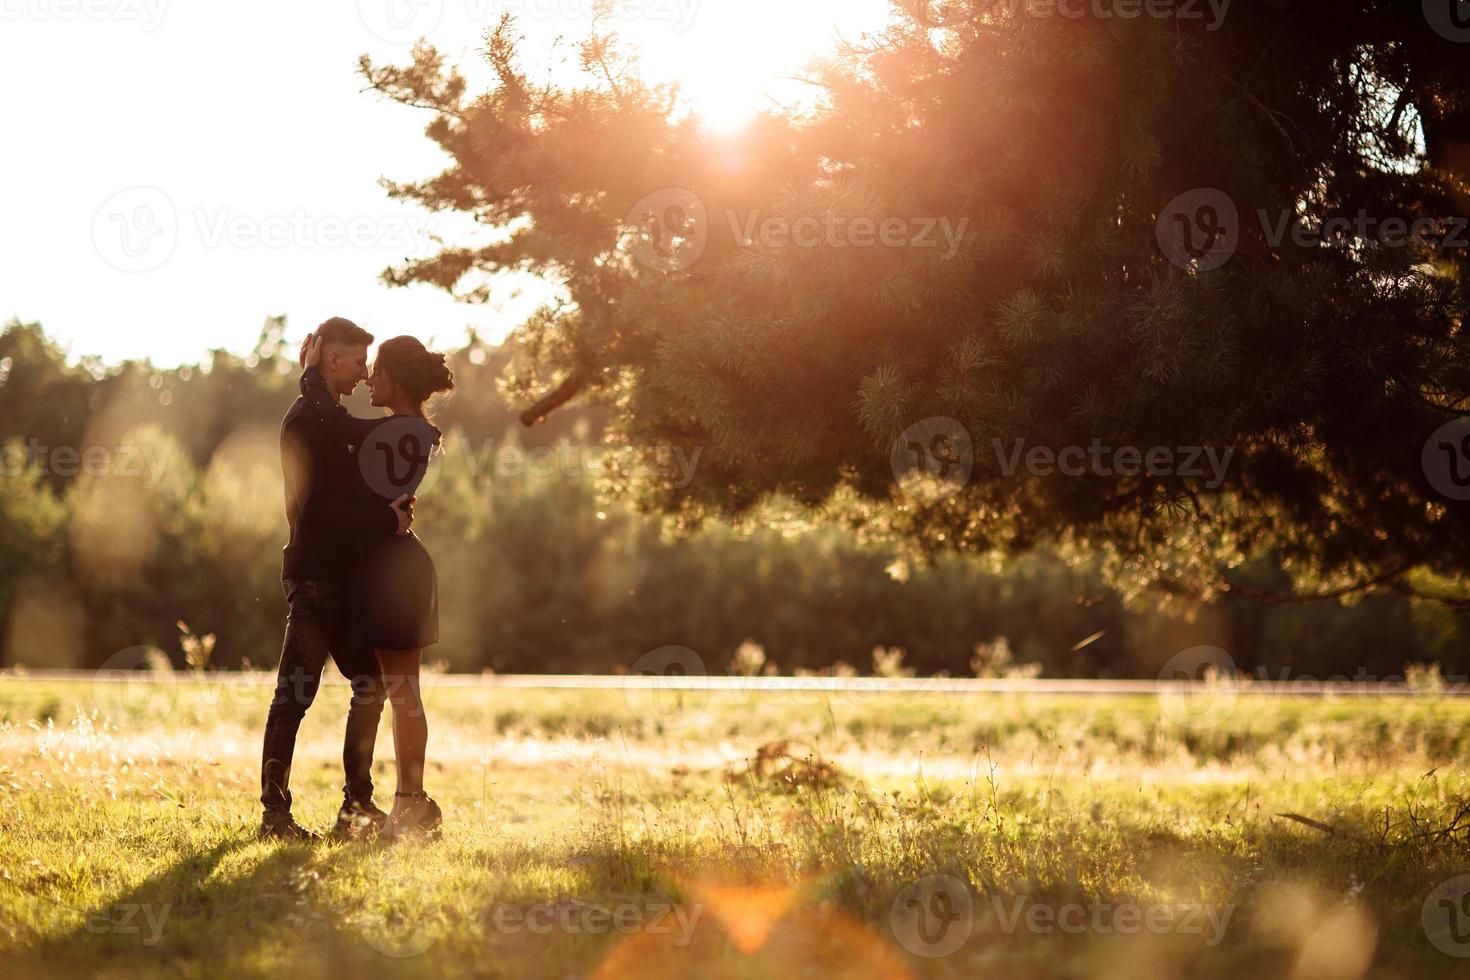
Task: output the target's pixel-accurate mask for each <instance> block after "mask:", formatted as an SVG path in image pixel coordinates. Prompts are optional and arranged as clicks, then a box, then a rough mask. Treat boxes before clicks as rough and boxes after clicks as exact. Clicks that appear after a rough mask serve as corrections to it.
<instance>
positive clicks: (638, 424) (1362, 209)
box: [361, 0, 1470, 595]
mask: <svg viewBox="0 0 1470 980" xmlns="http://www.w3.org/2000/svg"><path fill="white" fill-rule="evenodd" d="M1104 6H1106V5H1104ZM1123 6H1124V5H1118V8H1117V9H1116V10H1114V11H1113V15H1112V16H1106V15H1105V14H1106V13H1107V12H1106V11H1103V13H1102V14H1100V13H1099V12H1098V11H1099V8H1098V5H1094V4H1082V5H1079V4H1071V3H1068V2H1065V0H1060V2H1058V3H1057V4H1054V5H1036V4H1027V3H1015V2H1003V3H997V2H995V0H938V2H924V0H901V2H895V4H894V10H893V17H892V21H891V23H890V25H889V27H888V28H887V29H886V30H885V31H884V32H882V33H881V35H879V36H876V37H871V38H867V39H865V40H864V41H863V42H861V43H859V44H856V45H850V46H848V47H845V48H843V49H842V50H841V51H839V52H838V53H837V54H836V55H834V56H833V57H831V58H829V59H827V60H825V61H823V62H820V63H818V64H816V65H815V66H814V67H813V69H812V71H811V81H812V82H813V83H814V88H815V89H816V90H817V91H819V92H820V93H821V98H820V99H819V101H818V102H817V103H816V104H815V105H814V106H813V107H812V108H811V109H810V111H803V112H799V113H798V112H790V113H785V114H772V115H766V116H763V117H762V118H760V119H759V120H757V121H756V122H754V123H753V124H752V125H751V126H750V127H749V128H748V129H747V130H746V131H745V132H743V133H742V134H741V135H740V136H739V137H738V138H733V139H731V138H721V137H719V136H716V135H713V134H711V133H709V132H706V131H704V130H702V129H701V128H700V126H699V124H698V121H697V119H695V118H693V117H691V116H690V115H688V114H687V113H685V112H683V111H682V107H681V104H680V101H679V98H678V93H677V91H676V90H674V89H673V88H670V87H666V86H659V85H650V84H646V83H644V82H643V81H641V80H640V79H639V78H638V76H637V74H636V68H635V65H634V64H633V62H632V61H631V60H630V59H629V58H628V57H627V56H626V55H624V54H622V53H620V49H619V47H618V45H617V43H616V39H615V38H614V37H610V36H605V35H597V34H595V35H594V36H593V37H592V38H591V39H590V40H589V41H587V42H586V43H585V44H583V45H582V47H581V57H582V67H583V69H584V70H585V72H586V81H585V83H584V84H582V85H579V86H574V87H559V86H557V85H553V84H550V83H540V82H535V81H533V80H532V79H531V78H530V77H529V76H528V74H527V73H526V72H525V70H524V69H523V68H522V67H521V66H520V63H519V60H518V57H517V54H518V52H517V46H518V44H519V43H520V42H519V40H518V38H517V36H516V34H515V30H514V23H513V21H511V20H509V19H506V20H503V21H502V22H501V23H500V25H499V27H498V28H497V29H496V30H494V31H493V32H491V33H490V34H489V35H488V37H487V48H486V56H487V58H488V60H489V64H490V67H491V69H492V70H493V73H494V83H493V84H492V85H491V86H490V88H489V89H488V90H487V91H485V92H482V93H478V94H475V95H471V94H470V93H468V92H467V87H466V83H465V81H464V79H463V78H462V76H460V75H459V74H458V73H457V71H456V70H454V68H453V67H450V66H446V65H445V63H444V62H443V59H442V58H441V56H440V55H439V54H438V53H437V52H436V51H435V50H434V49H432V48H430V47H427V46H421V47H420V48H418V49H416V50H415V52H414V56H413V60H412V63H411V64H410V65H407V66H391V65H378V64H374V63H372V62H371V61H370V60H368V59H367V58H364V59H363V62H362V65H361V68H362V71H363V73H364V75H365V77H366V79H367V80H368V82H369V83H370V85H371V86H372V87H373V88H375V89H376V90H377V91H379V92H380V93H383V94H384V95H386V96H387V97H389V98H391V99H393V100H395V101H397V102H400V103H403V104H406V105H412V106H418V107H421V108H424V109H427V110H428V111H430V112H431V113H432V114H433V118H432V121H431V122H430V124H429V126H428V135H429V136H430V137H431V138H432V139H433V140H434V141H435V142H437V143H438V144H439V145H440V146H441V147H442V148H443V149H444V150H445V151H446V152H447V153H448V155H449V156H450V158H451V163H450V165H449V166H448V168H447V169H446V170H445V171H444V172H443V173H442V174H439V175H438V176H435V177H432V178H429V179H426V180H423V181H419V182H412V183H396V182H388V184H387V187H388V190H389V193H390V194H391V195H392V196H394V197H396V198H400V199H406V200H411V201H416V202H418V203H420V204H422V205H423V206H425V207H427V208H429V209H432V210H445V209H450V210H457V211H462V212H466V213H468V214H471V215H473V216H474V218H475V219H476V220H477V221H478V222H479V223H480V224H481V225H482V226H483V227H484V228H485V230H486V234H485V237H484V239H483V240H480V241H475V242H463V243H456V244H453V245H449V246H447V247H445V248H444V249H443V250H442V251H441V252H440V253H439V254H437V255H435V256H433V257H432V258H428V259H425V260H422V261H413V262H408V263H405V264H404V265H402V266H400V267H397V268H395V269H391V270H388V272H386V273H385V277H386V278H387V280H388V281H389V282H391V283H395V284H400V285H407V284H411V283H418V282H427V283H432V284H434V285H437V286H439V287H442V288H444V289H447V290H451V291H453V292H454V293H456V295H459V296H461V297H462V298H464V299H466V300H467V301H470V302H477V301H484V300H485V299H487V298H488V296H489V290H490V288H491V277H492V276H493V275H494V274H495V273H497V272H499V271H502V270H506V269H518V270H523V271H529V272H533V273H537V274H540V275H542V276H545V277H547V278H549V279H551V280H553V281H556V282H559V283H561V284H564V286H565V297H566V298H565V301H563V302H561V303H559V304H557V305H555V306H553V307H549V308H547V309H545V310H543V311H542V312H541V313H540V314H538V315H537V316H535V317H533V318H532V319H531V320H530V321H529V322H527V323H526V324H524V325H522V326H521V327H520V328H519V329H518V331H517V332H516V334H515V336H514V341H515V343H516V344H517V345H518V347H519V348H520V351H521V353H522V355H523V356H522V357H519V358H517V359H516V365H517V367H516V369H515V370H514V371H512V372H510V373H509V374H508V376H507V384H508V386H509V388H510V390H511V391H512V392H514V393H516V394H517V396H518V397H520V398H522V399H523V400H524V402H525V403H526V404H528V405H529V406H530V407H529V408H528V409H527V413H526V416H525V418H526V420H527V422H528V423H530V422H535V421H537V420H539V419H541V418H544V417H545V416H546V415H547V414H548V413H549V412H551V411H553V410H554V409H556V408H557V407H558V406H560V405H562V404H564V403H565V402H567V401H569V400H571V399H573V398H576V399H582V400H595V401H600V402H603V403H605V404H607V405H609V406H611V407H612V408H613V409H614V414H615V422H614V424H613V426H612V429H611V433H612V435H611V437H612V438H614V439H615V440H618V441H620V442H621V443H623V444H625V445H626V446H627V447H629V449H630V452H632V453H634V454H638V455H641V456H643V457H646V458H657V457H658V456H659V454H661V453H663V452H665V451H666V450H668V449H669V448H678V449H679V450H681V451H683V452H684V453H685V454H686V456H687V455H692V454H693V453H695V452H700V453H701V454H702V455H701V456H700V457H699V460H700V464H699V467H698V470H697V473H696V475H695V478H694V480H693V481H692V483H686V481H683V480H676V479H675V478H674V476H675V474H674V473H673V472H670V474H669V478H668V479H663V480H660V479H652V480H649V479H642V480H635V479H633V477H632V476H631V475H630V476H629V478H628V480H627V481H626V482H625V484H624V485H622V486H619V487H618V489H626V490H629V491H632V492H635V493H636V494H637V495H638V497H639V499H641V500H644V501H646V502H648V503H649V504H650V505H653V506H657V507H661V508H666V509H670V510H677V511H680V512H682V513H684V514H687V515H692V516H694V517H698V516H699V515H701V514H704V513H710V512H715V511H739V510H741V509H744V508H747V507H749V506H751V505H752V504H753V503H754V502H756V501H757V500H759V499H761V498H762V496H764V495H766V494H769V493H773V492H776V493H781V494H784V495H787V496H789V497H790V498H792V499H794V500H796V501H798V502H800V503H802V504H805V505H808V506H810V507H813V508H822V507H825V508H829V510H830V512H831V513H832V514H834V515H840V516H841V517H842V518H843V519H846V520H850V521H852V522H853V523H854V524H855V525H856V526H859V527H861V528H863V529H865V530H869V531H875V532H879V533H883V534H889V535H893V536H896V537H898V538H899V539H901V540H904V541H907V542H910V543H911V544H912V545H913V547H914V548H915V549H916V550H917V551H922V552H933V551H937V550H941V549H949V548H957V549H961V550H971V551H984V550H989V549H994V548H1003V549H1011V550H1021V549H1025V548H1028V547H1030V546H1032V545H1034V544H1035V543H1037V542H1039V541H1043V540H1048V541H1052V542H1056V543H1060V544H1061V545H1063V546H1067V547H1074V548H1076V549H1078V550H1079V551H1083V552H1088V553H1093V554H1096V553H1101V554H1104V555H1106V556H1108V557H1109V561H1110V567H1111V568H1112V570H1113V571H1114V572H1115V573H1116V574H1117V575H1118V577H1119V579H1120V580H1122V581H1124V582H1125V583H1127V584H1128V586H1129V587H1130V588H1131V589H1132V590H1133V591H1135V592H1136V591H1141V590H1143V589H1145V588H1146V587H1150V586H1152V587H1157V588H1158V589H1159V590H1161V591H1163V592H1164V593H1171V592H1173V593H1185V594H1189V595H1198V594H1208V593H1211V592H1214V591H1219V590H1225V589H1230V588H1232V585H1231V578H1230V569H1232V568H1234V567H1236V566H1238V565H1239V564H1241V563H1242V562H1243V561H1245V560H1246V558H1247V557H1248V556H1250V555H1252V554H1259V553H1263V552H1267V551H1271V552H1274V553H1275V554H1276V555H1278V557H1279V558H1280V560H1281V561H1282V562H1283V563H1284V564H1285V565H1286V566H1287V567H1288V568H1289V569H1290V570H1291V571H1292V572H1293V573H1294V574H1296V575H1297V576H1298V577H1299V578H1300V579H1302V580H1312V581H1313V582H1314V583H1315V584H1314V585H1313V586H1312V587H1313V588H1316V589H1321V590H1322V591H1323V593H1324V594H1335V593H1337V592H1339V591H1344V590H1346V591H1352V590H1355V589H1361V588H1367V587H1376V588H1399V589H1413V588H1422V587H1424V583H1425V581H1426V580H1425V576H1426V575H1431V576H1457V575H1460V574H1461V573H1463V572H1464V571H1466V569H1467V563H1470V521H1467V512H1466V505H1465V504H1464V503H1462V502H1460V501H1458V500H1455V499H1453V496H1454V494H1453V493H1451V494H1449V495H1447V494H1446V493H1445V491H1444V489H1443V487H1442V485H1440V484H1442V481H1439V482H1438V483H1437V481H1436V480H1434V479H1432V477H1431V475H1429V474H1427V473H1426V468H1425V452H1426V442H1427V440H1429V438H1430V436H1431V434H1432V433H1434V432H1436V431H1437V430H1439V429H1440V427H1441V426H1443V425H1444V424H1445V423H1447V422H1449V421H1451V420H1453V419H1454V418H1456V417H1457V415H1458V414H1459V413H1460V412H1462V411H1463V409H1464V407H1465V405H1466V404H1467V402H1470V358H1467V356H1466V344H1465V334H1464V329H1463V325H1464V316H1465V310H1466V302H1467V301H1466V291H1465V282H1466V280H1465V273H1466V270H1467V250H1466V248H1465V247H1464V245H1463V243H1462V242H1461V241H1460V239H1459V238H1457V237H1455V236H1454V235H1450V236H1445V237H1436V236H1434V235H1429V236H1424V235H1420V236H1418V237H1417V238H1411V239H1409V240H1404V239H1405V238H1406V236H1404V235H1402V234H1401V233H1399V229H1398V228H1397V226H1396V225H1393V224H1390V223H1389V221H1390V219H1402V220H1403V221H1405V222H1406V223H1407V222H1408V221H1412V220H1414V219H1421V218H1440V217H1446V218H1451V217H1453V216H1454V215H1456V214H1459V215H1463V214H1465V213H1467V211H1470V197H1467V182H1466V180H1467V175H1470V86H1467V84H1466V82H1467V81H1470V77H1467V69H1470V58H1467V57H1466V53H1467V51H1470V48H1467V47H1466V46H1465V45H1463V44H1459V43H1456V40H1457V38H1456V37H1455V35H1454V33H1453V31H1451V30H1450V29H1447V28H1445V27H1444V26H1443V25H1439V24H1436V23H1433V22H1432V18H1426V16H1425V13H1424V9H1423V8H1422V7H1421V5H1420V4H1418V3H1413V4H1401V3H1393V2H1389V0H1364V2H1362V3H1358V4H1353V5H1348V6H1344V5H1342V4H1340V3H1333V2H1330V0H1276V2H1257V3H1250V4H1246V3H1244V2H1242V3H1237V4H1234V5H1230V6H1228V7H1226V8H1224V12H1225V16H1224V18H1223V20H1222V21H1216V20H1213V19H1212V18H1211V17H1209V16H1206V17H1204V18H1202V19H1198V20H1195V19H1189V18H1187V17H1182V16H1175V17H1171V18H1167V19H1163V18H1157V17H1152V16H1134V17H1126V16H1120V15H1118V11H1119V10H1122V9H1123ZM1135 8H1138V9H1144V8H1146V9H1148V10H1153V9H1157V8H1156V5H1130V6H1129V9H1135ZM1179 8H1180V12H1182V11H1183V10H1185V9H1202V8H1198V7H1197V6H1189V5H1179ZM1048 13H1049V15H1047V14H1048ZM1451 26H1453V25H1451ZM1333 217H1346V218H1348V219H1350V223H1349V225H1348V227H1347V230H1346V232H1345V233H1343V234H1335V235H1334V234H1328V235H1325V236H1315V237H1314V236H1312V235H1310V234H1308V233H1307V232H1308V231H1310V230H1311V229H1313V228H1315V227H1317V226H1319V225H1321V224H1322V223H1323V222H1325V221H1327V220H1328V219H1330V218H1333ZM1298 226H1300V228H1301V229H1302V230H1294V229H1297V228H1298ZM1329 227H1330V226H1329ZM793 232H795V234H793ZM1462 234H1463V233H1462ZM1038 447H1040V449H1041V450H1042V452H1041V453H1040V454H1039V455H1031V453H1032V450H1035V449H1037V448H1038ZM1066 447H1077V450H1081V451H1082V452H1084V453H1085V454H1086V455H1085V460H1084V461H1083V462H1082V465H1081V466H1078V465H1077V463H1078V461H1079V458H1080V457H1079V455H1078V452H1077V451H1072V452H1071V453H1070V455H1069V456H1068V457H1066V459H1064V460H1059V456H1060V453H1061V450H1063V449H1065V448H1066ZM1154 447H1161V448H1163V449H1169V450H1172V451H1173V454H1172V456H1171V457H1170V458H1168V459H1167V460H1166V459H1165V457H1164V456H1162V455H1156V456H1155V457H1153V458H1152V460H1150V459H1149V458H1148V457H1147V454H1148V452H1149V450H1151V449H1153V448H1154ZM1189 447H1207V448H1209V449H1210V450H1211V452H1212V453H1213V454H1214V455H1213V457H1212V458H1213V459H1214V460H1215V462H1216V464H1218V465H1216V466H1214V467H1211V466H1209V465H1202V463H1203V460H1204V458H1196V459H1193V460H1191V459H1189V458H1188V457H1189V453H1190V452H1191V451H1192V450H1191V449H1190V448H1189ZM1449 449H1450V451H1451V452H1453V451H1455V450H1454V446H1453V445H1450V447H1449ZM1227 452H1228V453H1229V455H1228V457H1227V456H1226V453H1227ZM1467 455H1470V454H1467ZM1205 458H1209V457H1205ZM1058 461H1061V462H1070V464H1071V465H1070V466H1069V467H1068V472H1067V473H1062V472H1060V471H1059V470H1058V467H1057V466H1056V465H1055V464H1056V463H1057V462H1058ZM914 463H920V464H923V466H922V467H921V469H925V470H928V471H931V472H934V471H937V473H938V477H937V479H931V480H929V481H927V483H926V482H925V481H923V480H919V481H918V482H917V483H916V482H915V481H914V480H913V479H912V477H911V475H906V471H907V470H908V469H909V468H910V466H911V464H914ZM1467 463H1470V460H1467ZM1187 464H1192V465H1187ZM1140 470H1142V471H1141V472H1140ZM640 472H642V473H645V474H646V473H648V472H650V471H649V470H647V469H644V470H640ZM653 472H657V471H656V470H655V471H653ZM838 502H840V504H841V506H840V507H838V506H837V505H836V504H837V503H838Z"/></svg>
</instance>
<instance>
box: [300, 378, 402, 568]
mask: <svg viewBox="0 0 1470 980" xmlns="http://www.w3.org/2000/svg"><path fill="white" fill-rule="evenodd" d="M281 469H282V471H283V472H284V474H285V478H286V480H285V484H286V520H287V521H288V522H289V523H290V525H291V539H290V541H288V542H287V543H286V548H285V554H284V557H283V560H282V562H281V577H282V578H283V579H286V580H296V581H331V580H335V579H337V578H339V577H341V576H342V575H343V574H344V573H345V572H346V571H347V568H348V566H349V564H350V562H351V559H352V556H353V555H354V554H355V553H356V551H357V549H358V548H359V547H360V546H361V542H362V541H363V540H364V539H366V538H378V537H383V536H386V535H391V534H393V533H394V532H395V531H397V530H398V515H397V514H396V513H394V511H393V508H392V506H391V504H390V502H388V501H382V502H370V501H371V500H372V499H373V498H372V497H371V496H370V495H369V494H366V493H363V492H362V488H361V487H360V486H359V485H360V484H361V483H362V482H363V481H362V476H361V475H360V474H359V473H358V467H357V462H356V460H355V457H354V456H353V453H352V451H351V450H350V449H349V448H348V447H347V446H346V445H344V444H343V442H342V441H341V440H339V439H336V438H333V436H332V434H331V433H330V432H329V431H328V426H327V425H326V424H325V423H324V422H323V421H322V420H321V419H320V418H318V417H317V416H316V415H315V414H314V413H313V412H312V411H310V409H309V408H308V407H307V406H306V404H305V402H304V400H303V399H301V398H298V399H296V404H294V405H292V406H291V410H290V411H289V412H287V413H286V418H285V419H284V420H283V421H282V422H281Z"/></svg>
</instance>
